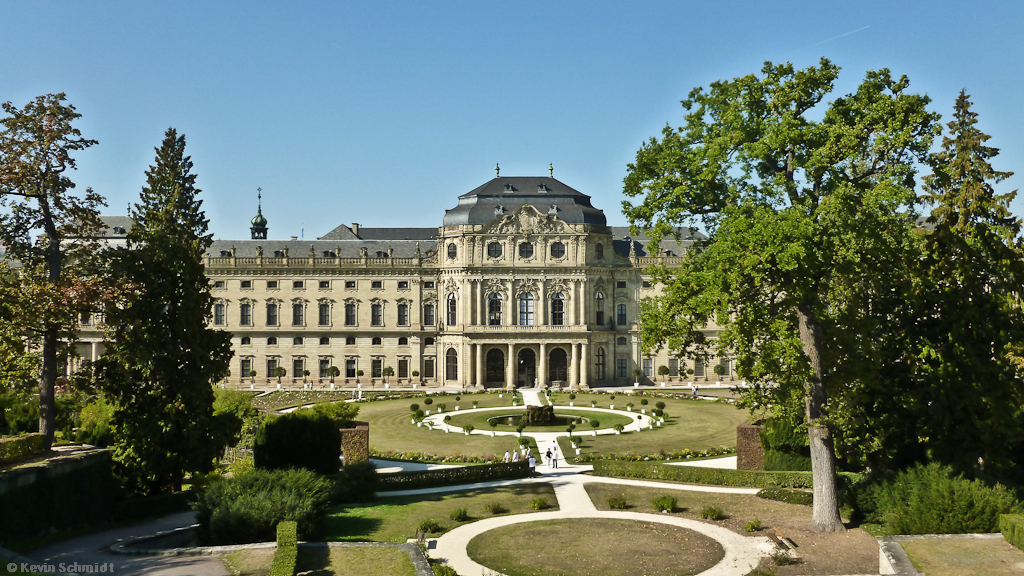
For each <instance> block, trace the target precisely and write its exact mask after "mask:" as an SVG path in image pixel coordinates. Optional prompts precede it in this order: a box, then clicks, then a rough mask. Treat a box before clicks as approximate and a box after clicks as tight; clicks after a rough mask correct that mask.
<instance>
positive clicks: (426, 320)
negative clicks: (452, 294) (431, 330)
mask: <svg viewBox="0 0 1024 576" xmlns="http://www.w3.org/2000/svg"><path fill="white" fill-rule="evenodd" d="M423 324H424V325H426V326H433V325H434V324H436V322H435V321H434V305H433V304H424V305H423Z"/></svg>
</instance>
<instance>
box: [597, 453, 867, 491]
mask: <svg viewBox="0 0 1024 576" xmlns="http://www.w3.org/2000/svg"><path fill="white" fill-rule="evenodd" d="M839 475H840V477H841V479H845V481H844V482H843V481H841V483H843V484H847V485H850V484H855V483H856V482H858V481H859V480H860V475H859V474H852V473H849V472H840V474H839ZM594 476H612V477H619V478H643V479H646V480H671V481H674V482H688V483H690V484H710V485H712V486H744V487H748V488H810V487H811V486H812V482H811V473H810V472H768V471H762V470H727V469H721V468H700V467H696V466H670V465H667V464H660V463H656V462H621V461H617V460H599V461H597V462H594Z"/></svg>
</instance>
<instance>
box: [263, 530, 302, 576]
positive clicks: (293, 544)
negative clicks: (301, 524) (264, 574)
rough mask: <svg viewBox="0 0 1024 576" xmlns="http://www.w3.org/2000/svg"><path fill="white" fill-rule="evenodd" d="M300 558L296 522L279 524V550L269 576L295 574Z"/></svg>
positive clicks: (275, 554)
mask: <svg viewBox="0 0 1024 576" xmlns="http://www.w3.org/2000/svg"><path fill="white" fill-rule="evenodd" d="M298 558H299V539H298V535H297V533H296V524H295V522H281V523H280V524H278V525H277V551H276V552H274V561H273V563H271V565H270V573H269V574H268V576H294V575H295V562H296V560H298Z"/></svg>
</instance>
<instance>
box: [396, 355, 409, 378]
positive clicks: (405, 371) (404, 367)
mask: <svg viewBox="0 0 1024 576" xmlns="http://www.w3.org/2000/svg"><path fill="white" fill-rule="evenodd" d="M398 377H399V378H408V377H409V359H408V358H400V359H399V360H398Z"/></svg>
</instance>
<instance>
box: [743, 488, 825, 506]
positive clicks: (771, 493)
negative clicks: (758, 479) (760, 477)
mask: <svg viewBox="0 0 1024 576" xmlns="http://www.w3.org/2000/svg"><path fill="white" fill-rule="evenodd" d="M757 497H758V498H764V499H765V500H775V501H776V502H785V503H787V504H800V505H802V506H811V505H813V504H814V494H811V493H810V492H804V491H802V490H790V489H788V488H763V489H761V491H760V492H758V493H757Z"/></svg>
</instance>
